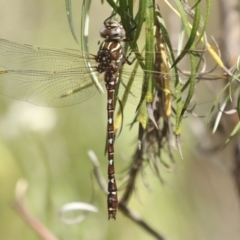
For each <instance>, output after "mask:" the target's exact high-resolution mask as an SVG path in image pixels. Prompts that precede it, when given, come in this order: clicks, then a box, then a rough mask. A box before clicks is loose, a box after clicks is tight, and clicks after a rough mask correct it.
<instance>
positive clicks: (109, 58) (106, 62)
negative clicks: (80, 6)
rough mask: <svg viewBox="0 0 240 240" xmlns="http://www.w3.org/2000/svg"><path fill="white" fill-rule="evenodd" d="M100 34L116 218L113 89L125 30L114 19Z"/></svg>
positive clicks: (111, 207) (110, 204)
mask: <svg viewBox="0 0 240 240" xmlns="http://www.w3.org/2000/svg"><path fill="white" fill-rule="evenodd" d="M101 36H102V37H104V38H106V40H105V41H103V42H102V44H101V45H100V48H99V51H98V54H97V56H96V57H95V60H96V62H97V63H98V65H97V71H98V72H99V73H102V72H104V80H105V85H106V89H107V115H108V119H107V120H108V124H107V153H108V198H107V206H108V218H109V219H110V218H114V219H115V218H116V213H117V206H118V197H117V184H116V180H115V169H114V140H115V132H114V130H115V129H114V110H115V106H114V98H115V89H116V85H117V82H118V79H119V70H120V68H121V66H122V65H123V63H124V55H123V47H122V44H121V42H122V40H123V38H124V37H125V31H124V29H123V28H122V25H121V24H120V23H118V22H115V21H111V20H110V21H107V22H104V27H103V29H102V30H101Z"/></svg>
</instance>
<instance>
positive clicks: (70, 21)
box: [65, 0, 91, 43]
mask: <svg viewBox="0 0 240 240" xmlns="http://www.w3.org/2000/svg"><path fill="white" fill-rule="evenodd" d="M89 1H90V2H91V0H89ZM65 4H66V12H67V19H68V24H69V27H70V30H71V33H72V35H73V38H74V39H75V41H76V42H77V43H78V39H77V36H76V33H75V30H74V26H73V18H72V2H71V0H65Z"/></svg>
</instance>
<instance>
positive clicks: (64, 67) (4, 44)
mask: <svg viewBox="0 0 240 240" xmlns="http://www.w3.org/2000/svg"><path fill="white" fill-rule="evenodd" d="M90 60H91V59H90ZM0 67H2V68H3V70H2V71H0V92H1V93H2V94H4V95H6V96H9V97H12V98H16V99H20V100H24V101H28V102H31V103H34V104H37V105H42V106H52V107H60V106H68V105H72V104H77V103H80V102H83V101H85V100H87V99H89V98H90V97H91V96H93V94H94V93H95V92H96V87H95V85H94V84H93V82H92V80H91V74H96V75H97V73H96V72H95V73H90V71H89V70H88V68H86V66H85V63H84V59H83V57H82V54H81V52H80V51H77V50H71V49H51V48H40V47H34V46H30V45H24V44H18V43H14V42H11V41H8V40H5V39H0Z"/></svg>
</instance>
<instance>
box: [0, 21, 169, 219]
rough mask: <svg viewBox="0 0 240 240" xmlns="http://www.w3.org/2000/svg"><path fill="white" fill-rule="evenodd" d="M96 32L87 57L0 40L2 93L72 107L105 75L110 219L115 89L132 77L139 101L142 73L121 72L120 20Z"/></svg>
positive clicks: (112, 211)
mask: <svg viewBox="0 0 240 240" xmlns="http://www.w3.org/2000/svg"><path fill="white" fill-rule="evenodd" d="M100 36H101V37H102V38H104V40H103V41H102V43H101V44H100V46H99V50H98V53H97V54H96V55H94V54H87V56H86V54H85V53H83V52H82V51H80V50H74V49H55V48H46V47H36V46H32V45H27V44H19V43H15V42H12V41H9V40H6V39H0V92H1V93H2V94H3V95H6V96H9V97H12V98H15V99H19V100H24V101H27V102H30V103H33V104H36V105H41V106H48V107H63V106H70V105H73V104H77V103H80V102H83V101H86V100H87V99H89V98H91V97H92V96H93V95H94V94H95V93H96V92H97V90H98V87H97V86H96V83H95V81H93V79H95V78H96V77H97V78H98V77H99V75H102V74H103V75H104V82H105V87H106V91H107V155H108V197H107V207H108V219H116V214H117V207H118V195H117V184H116V179H115V168H114V141H115V131H116V129H115V126H114V110H115V101H116V100H115V99H116V95H115V93H116V88H117V87H119V86H120V83H123V84H121V87H120V89H123V90H122V92H124V91H125V90H126V86H127V84H128V82H129V79H130V78H131V77H133V76H134V84H133V86H132V88H131V92H130V94H129V100H128V101H130V102H134V103H136V104H137V103H138V101H139V99H140V97H139V96H141V93H142V83H143V78H144V76H145V75H146V72H145V73H144V72H140V73H139V72H135V71H132V70H130V71H124V70H123V71H122V68H123V65H127V64H126V63H128V64H129V63H130V62H129V61H128V58H127V57H126V56H125V54H124V46H123V45H124V44H123V43H124V42H125V41H128V39H127V38H126V31H125V30H124V28H123V26H122V25H121V23H119V22H117V21H114V20H111V19H110V18H108V19H107V20H105V21H104V24H103V28H102V29H101V30H100ZM94 64H95V66H93V65H94ZM92 66H93V67H92ZM120 72H121V74H120ZM147 74H148V75H151V76H153V75H155V74H161V73H160V72H159V73H156V72H152V73H151V72H150V71H148V72H147ZM169 76H170V75H169ZM120 92H121V90H120ZM124 93H125V92H124ZM136 99H137V100H136Z"/></svg>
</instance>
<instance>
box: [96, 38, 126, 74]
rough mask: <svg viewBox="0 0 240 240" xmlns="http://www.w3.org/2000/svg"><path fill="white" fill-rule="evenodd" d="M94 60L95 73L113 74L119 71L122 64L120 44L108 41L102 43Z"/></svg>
mask: <svg viewBox="0 0 240 240" xmlns="http://www.w3.org/2000/svg"><path fill="white" fill-rule="evenodd" d="M95 60H96V62H97V63H98V65H97V71H98V72H99V73H102V72H108V73H115V72H117V71H119V69H120V68H121V66H122V65H123V63H124V57H123V47H122V45H121V42H119V41H112V40H110V39H108V40H105V41H103V42H102V44H101V45H100V48H99V51H98V54H97V55H96V57H95Z"/></svg>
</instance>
